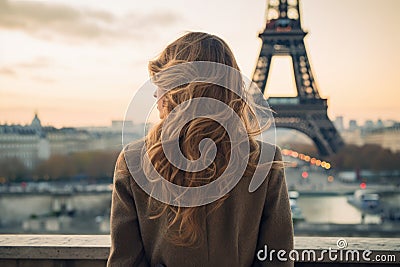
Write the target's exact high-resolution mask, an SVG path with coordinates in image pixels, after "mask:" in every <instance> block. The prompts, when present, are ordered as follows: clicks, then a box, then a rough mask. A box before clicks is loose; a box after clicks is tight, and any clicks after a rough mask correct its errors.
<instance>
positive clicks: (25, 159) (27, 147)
mask: <svg viewBox="0 0 400 267" xmlns="http://www.w3.org/2000/svg"><path fill="white" fill-rule="evenodd" d="M122 125H124V133H123V136H122ZM143 127H144V126H143V125H134V124H132V123H127V122H123V121H113V122H112V125H111V126H110V127H90V128H84V127H82V128H72V127H63V128H60V129H58V128H55V127H53V126H42V123H41V121H40V119H39V117H38V115H37V114H35V116H34V118H33V120H32V122H31V124H29V125H16V124H12V125H7V124H6V125H0V161H1V160H2V159H5V158H16V159H18V160H20V161H21V162H22V163H23V164H24V165H25V166H26V167H27V168H28V169H32V168H34V167H35V166H36V165H37V164H38V163H39V162H40V161H42V160H46V159H48V158H49V157H50V156H51V155H57V154H58V155H66V154H70V153H75V152H81V151H93V150H121V149H122V147H123V138H124V143H127V142H129V141H133V140H136V139H138V138H140V137H141V136H143V129H144V128H143ZM122 137H123V138H122Z"/></svg>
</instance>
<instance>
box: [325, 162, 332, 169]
mask: <svg viewBox="0 0 400 267" xmlns="http://www.w3.org/2000/svg"><path fill="white" fill-rule="evenodd" d="M330 168H331V164H330V163H329V162H327V163H326V164H325V169H327V170H329V169H330Z"/></svg>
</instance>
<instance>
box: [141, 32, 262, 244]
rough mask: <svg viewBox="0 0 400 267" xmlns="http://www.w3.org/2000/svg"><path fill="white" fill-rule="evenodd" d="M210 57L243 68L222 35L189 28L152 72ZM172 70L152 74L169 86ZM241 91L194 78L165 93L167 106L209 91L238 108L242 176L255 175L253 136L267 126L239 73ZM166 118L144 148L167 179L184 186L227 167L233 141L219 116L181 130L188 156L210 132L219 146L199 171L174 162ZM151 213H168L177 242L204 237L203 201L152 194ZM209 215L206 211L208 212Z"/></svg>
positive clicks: (212, 176) (169, 229) (210, 178)
mask: <svg viewBox="0 0 400 267" xmlns="http://www.w3.org/2000/svg"><path fill="white" fill-rule="evenodd" d="M195 61H208V62H216V63H220V64H224V65H227V66H229V67H232V68H234V69H236V70H237V71H240V69H239V66H238V64H237V62H236V60H235V57H234V55H233V53H232V51H231V49H230V48H229V46H228V45H227V44H226V43H225V42H224V41H223V40H222V39H221V38H219V37H217V36H215V35H211V34H207V33H203V32H189V33H187V34H185V35H184V36H182V37H180V38H178V39H177V40H176V41H174V42H172V43H171V44H169V45H168V46H167V47H166V48H165V50H164V51H163V52H162V53H161V54H160V55H159V56H158V57H157V58H156V59H154V60H152V61H150V62H149V65H148V68H149V73H150V75H151V76H152V77H156V76H157V74H159V73H161V72H162V71H165V70H167V69H168V68H170V67H172V66H176V65H178V64H182V63H187V62H195ZM173 79H175V78H174V76H173V75H169V76H168V75H164V76H162V75H161V76H160V77H158V78H157V79H153V81H154V83H155V84H156V85H157V86H158V87H161V88H168V85H170V84H171V83H173ZM235 86H236V87H237V88H236V90H238V91H237V92H238V94H237V93H235V92H234V91H232V90H228V89H226V88H224V87H222V86H219V85H216V84H212V83H204V82H203V83H201V82H192V83H187V84H184V85H182V86H178V87H176V88H173V89H172V90H169V91H168V92H167V93H166V94H165V95H164V99H165V100H166V101H165V102H166V104H167V105H166V109H167V112H171V111H172V110H173V109H174V108H175V107H176V106H177V105H179V104H180V103H183V102H184V101H187V100H190V99H194V98H197V97H208V98H213V99H217V100H219V101H222V102H223V103H225V104H226V105H228V106H229V108H231V109H232V110H234V111H235V112H236V114H237V115H238V116H239V118H240V119H241V121H242V122H243V125H244V126H245V129H246V131H247V133H246V135H247V136H248V140H249V144H250V154H249V155H248V164H247V168H246V170H245V173H244V176H251V175H252V174H253V173H254V171H255V168H256V166H257V163H258V158H259V153H260V152H259V151H260V148H259V144H258V143H257V141H256V140H255V136H256V135H259V134H260V133H261V131H262V130H263V129H260V126H259V125H258V123H257V119H256V117H255V114H254V111H253V110H252V109H251V108H250V107H249V105H247V104H246V102H245V101H244V100H243V95H244V94H242V93H243V92H244V91H245V85H244V82H243V80H242V79H241V78H240V79H239V80H237V81H236V82H235ZM164 122H165V118H162V119H161V121H160V122H159V123H158V124H157V125H155V126H154V127H153V128H152V129H150V131H149V132H148V134H147V135H146V138H145V141H146V149H147V153H148V156H149V159H150V161H151V163H152V164H153V166H154V168H155V170H156V171H157V172H158V173H159V174H160V175H161V176H162V177H163V178H164V179H167V180H168V181H169V182H172V183H175V184H177V185H180V186H185V187H197V186H202V185H205V184H208V183H210V182H211V181H214V180H215V179H217V178H218V177H219V176H221V174H222V173H223V172H224V171H225V169H226V168H227V166H228V162H229V160H230V157H231V142H230V140H229V136H228V133H227V131H226V130H225V128H224V127H223V126H222V125H221V124H220V123H218V122H216V121H214V120H212V119H207V118H204V117H201V118H194V119H193V120H191V121H190V122H188V123H187V124H185V126H184V127H183V129H182V130H181V131H180V133H179V145H180V149H181V152H182V154H183V155H184V156H185V157H186V158H187V159H189V160H196V159H198V158H199V157H200V156H201V155H200V151H199V144H200V141H201V140H203V139H205V138H211V139H212V140H213V141H214V142H215V144H216V147H217V154H216V157H215V159H214V161H213V162H212V164H210V165H209V166H208V167H207V168H206V169H204V170H202V171H199V172H187V171H182V170H180V169H178V168H177V167H175V166H174V165H172V164H171V163H170V162H169V161H168V159H167V157H166V156H165V153H164V151H163V146H162V143H161V132H162V127H163V124H164ZM227 197H229V193H228V194H226V195H225V196H224V197H222V198H220V199H218V200H217V201H216V202H215V203H212V205H213V208H212V209H211V211H210V212H209V213H211V212H212V211H215V210H216V209H217V208H219V207H220V206H221V205H222V203H223V201H224V200H225V199H226V198H227ZM148 208H149V213H150V214H149V216H150V218H151V219H157V218H160V217H161V216H163V215H164V214H165V215H166V218H167V223H166V228H165V231H164V234H165V237H166V238H167V239H168V240H169V241H170V242H172V243H173V244H175V245H179V246H196V245H198V244H200V242H201V241H202V240H203V239H204V232H203V230H202V229H201V227H200V225H199V222H198V221H199V219H200V218H199V214H198V211H199V207H179V206H172V205H167V204H164V203H161V202H159V201H157V200H155V199H153V198H151V197H150V198H149V202H148ZM207 215H208V214H207Z"/></svg>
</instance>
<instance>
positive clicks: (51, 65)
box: [0, 0, 400, 127]
mask: <svg viewBox="0 0 400 267" xmlns="http://www.w3.org/2000/svg"><path fill="white" fill-rule="evenodd" d="M301 8H302V23H303V28H304V29H305V30H306V31H308V32H309V34H308V35H307V37H306V39H305V42H306V46H307V49H308V55H309V58H310V60H311V64H312V67H313V72H314V75H315V77H316V80H317V84H318V89H319V90H320V94H321V95H322V96H323V97H327V98H328V99H329V110H328V112H329V116H330V117H331V118H332V119H333V118H334V117H336V116H340V115H342V116H344V117H345V118H346V119H358V120H360V121H361V122H362V121H363V120H365V119H374V120H375V119H378V118H381V119H395V120H400V105H399V103H398V102H399V99H400V90H399V89H400V88H399V85H400V71H399V70H400V67H399V66H398V65H399V62H400V16H399V14H398V12H399V10H400V1H398V0H381V1H375V0H348V1H344V0H341V1H340V0H323V1H322V0H303V1H301ZM265 9H266V0H250V1H246V0H233V1H226V0H202V1H187V0H170V1H161V0H158V1H151V0H149V1H143V0H142V1H138V0H130V1H123V0H115V1H98V0H85V1H82V0H51V1H37V0H32V1H12V0H0V124H4V123H20V124H26V123H29V122H30V121H31V120H32V118H33V115H34V112H35V111H37V112H38V114H39V117H40V118H41V120H42V123H43V124H44V125H54V126H56V127H61V126H100V125H110V124H111V120H115V119H123V118H124V113H125V111H126V109H127V107H128V105H129V103H130V100H131V98H132V97H133V95H134V92H135V90H137V89H138V88H139V87H140V86H141V85H142V84H143V83H145V82H146V80H147V79H148V73H147V62H148V61H149V60H150V59H152V58H154V57H156V56H157V54H158V53H160V52H161V51H162V49H163V48H164V47H165V46H166V44H168V43H169V42H171V41H173V40H174V39H176V38H177V37H179V36H181V35H182V34H184V33H185V32H186V31H205V32H209V33H212V34H216V35H218V36H220V37H222V38H223V39H224V40H226V41H227V43H228V44H229V45H230V46H231V48H232V50H233V52H234V54H235V55H236V58H237V60H238V62H239V65H240V67H241V69H242V71H243V73H244V74H245V75H246V76H248V77H251V75H252V72H253V69H254V66H255V62H256V60H257V57H258V55H259V49H260V45H261V41H260V39H259V38H258V33H259V32H260V31H261V30H263V28H264V26H265ZM274 62H275V64H273V66H272V69H271V73H270V78H271V81H270V82H269V88H267V90H268V93H269V94H271V95H276V94H292V93H293V91H290V90H293V84H292V77H291V76H290V74H289V70H290V68H289V64H288V63H289V62H290V61H289V60H288V59H287V58H277V59H276V60H275V61H274ZM291 88H292V89H291ZM280 90H282V91H280ZM148 101H154V99H149V100H148Z"/></svg>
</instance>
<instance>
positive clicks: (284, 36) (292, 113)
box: [253, 0, 344, 156]
mask: <svg viewBox="0 0 400 267" xmlns="http://www.w3.org/2000/svg"><path fill="white" fill-rule="evenodd" d="M306 34H307V32H305V31H304V30H303V29H302V27H301V17H300V9H299V0H268V8H267V23H266V27H265V29H264V31H263V32H261V33H260V34H259V37H260V38H261V40H262V47H261V51H260V56H259V58H258V61H257V65H256V68H255V71H254V74H253V82H254V83H256V84H257V86H258V87H259V88H260V89H261V91H262V92H263V94H264V95H265V93H266V92H265V87H266V84H267V79H268V73H269V69H270V65H271V59H272V57H273V56H281V55H283V56H290V57H291V58H292V62H293V70H294V77H295V81H296V89H297V96H296V97H269V98H268V99H267V101H268V104H269V105H270V106H271V108H272V109H273V110H274V111H275V112H276V114H275V126H276V127H278V128H290V129H295V130H298V131H300V132H302V133H304V134H306V135H307V136H309V137H310V138H311V139H312V140H313V142H314V143H315V145H316V147H317V148H318V151H319V154H320V155H321V156H329V155H331V154H334V153H335V152H336V151H337V150H338V149H339V148H340V147H341V146H343V144H344V143H343V140H342V138H341V137H340V135H339V133H338V131H337V130H336V128H335V126H334V125H333V123H332V122H331V120H330V119H329V118H328V114H327V108H328V104H327V99H323V98H321V96H320V95H319V92H318V88H317V85H316V83H315V79H314V76H313V74H312V71H311V66H310V62H309V59H308V56H307V51H306V48H305V46H304V37H305V36H306Z"/></svg>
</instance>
